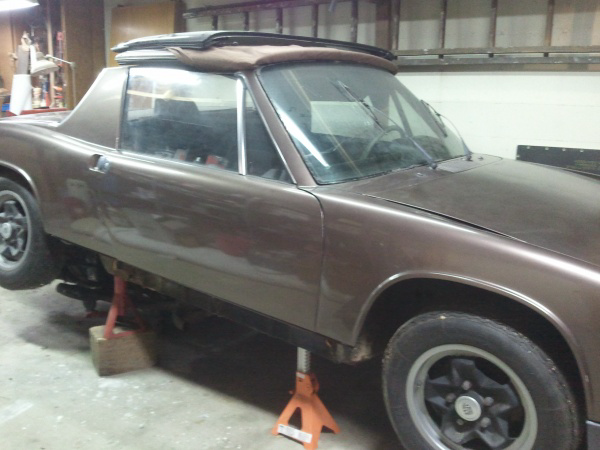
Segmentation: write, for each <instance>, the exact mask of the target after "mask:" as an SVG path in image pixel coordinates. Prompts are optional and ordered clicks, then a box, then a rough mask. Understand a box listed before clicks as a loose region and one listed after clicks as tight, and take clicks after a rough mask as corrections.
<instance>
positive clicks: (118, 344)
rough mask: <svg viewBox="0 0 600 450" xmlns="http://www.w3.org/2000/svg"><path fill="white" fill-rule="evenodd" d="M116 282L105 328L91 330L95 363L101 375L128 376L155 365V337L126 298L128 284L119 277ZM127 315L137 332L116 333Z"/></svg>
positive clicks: (130, 330) (124, 331) (131, 330)
mask: <svg viewBox="0 0 600 450" xmlns="http://www.w3.org/2000/svg"><path fill="white" fill-rule="evenodd" d="M114 279H115V286H114V295H113V298H112V303H111V305H110V310H109V311H108V317H107V318H106V324H105V325H104V326H99V327H92V328H90V346H91V349H92V360H93V362H94V366H95V367H96V370H97V371H98V374H99V375H113V374H117V373H123V372H129V371H131V370H137V369H143V368H147V367H151V366H153V365H154V364H155V363H156V345H155V341H156V339H155V335H154V333H153V332H152V331H151V330H150V329H149V328H148V326H147V325H146V323H145V322H144V320H143V319H142V317H141V316H140V314H139V312H138V311H137V309H136V308H135V305H134V304H133V302H132V301H131V298H129V296H128V295H127V283H126V282H125V280H124V279H123V278H121V277H120V276H118V275H115V277H114ZM128 313H129V314H131V315H132V316H133V321H134V322H135V325H136V326H137V329H126V330H119V331H117V327H116V323H117V319H118V318H119V317H125V316H126V314H128ZM119 328H120V327H119Z"/></svg>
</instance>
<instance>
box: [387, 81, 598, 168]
mask: <svg viewBox="0 0 600 450" xmlns="http://www.w3.org/2000/svg"><path fill="white" fill-rule="evenodd" d="M398 77H399V78H400V80H401V81H402V82H403V83H404V84H405V85H406V86H407V87H408V88H409V89H410V90H412V91H413V92H414V93H415V94H416V95H417V96H419V97H421V98H424V99H426V100H427V101H428V102H430V103H431V104H432V105H433V107H434V108H436V109H437V110H438V111H439V112H440V113H442V114H444V115H445V116H446V117H448V118H450V119H451V120H452V122H453V123H454V124H455V125H456V126H457V127H458V128H459V130H460V131H461V134H462V135H463V138H464V139H465V141H466V142H467V144H468V145H469V147H470V148H471V150H473V151H475V152H481V153H489V154H492V155H497V156H502V157H506V158H515V156H516V150H517V145H541V146H552V147H572V148H587V149H598V150H600V125H599V124H600V72H573V71H561V72H526V71H521V72H458V73H439V72H433V73H432V72H426V73H404V74H400V75H399V76H398Z"/></svg>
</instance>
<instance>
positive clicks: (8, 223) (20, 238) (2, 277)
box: [0, 178, 61, 289]
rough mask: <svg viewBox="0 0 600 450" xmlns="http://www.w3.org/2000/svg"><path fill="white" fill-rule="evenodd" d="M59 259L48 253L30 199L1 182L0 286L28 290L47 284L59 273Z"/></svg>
mask: <svg viewBox="0 0 600 450" xmlns="http://www.w3.org/2000/svg"><path fill="white" fill-rule="evenodd" d="M60 256H61V255H60V254H59V253H58V251H56V249H54V251H51V249H50V242H49V238H48V236H47V235H46V233H45V231H44V229H43V226H42V219H41V216H40V212H39V209H38V206H37V203H36V201H35V198H34V197H33V195H31V193H30V192H29V191H28V190H27V189H25V188H23V187H22V186H20V185H19V184H17V183H15V182H14V181H12V180H8V179H6V178H0V286H2V287H5V288H7V289H30V288H35V287H38V286H42V285H44V284H47V283H49V282H50V281H52V280H53V279H54V278H56V276H57V275H58V274H59V272H60V270H61V257H60Z"/></svg>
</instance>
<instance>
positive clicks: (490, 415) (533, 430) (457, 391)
mask: <svg viewBox="0 0 600 450" xmlns="http://www.w3.org/2000/svg"><path fill="white" fill-rule="evenodd" d="M406 399H407V403H408V410H409V412H410V416H411V419H412V421H413V423H414V424H415V426H416V428H417V429H418V430H419V433H420V434H421V435H422V436H423V438H424V439H425V440H426V441H427V442H428V443H429V445H430V446H431V447H432V448H435V449H440V450H446V449H453V450H456V449H462V448H465V447H464V446H463V444H470V443H475V445H476V448H490V449H492V448H494V449H496V448H498V449H510V450H515V449H524V450H527V449H531V448H532V447H533V444H534V442H535V438H536V435H537V428H538V422H537V413H536V409H535V405H534V403H533V399H532V398H531V394H530V393H529V391H528V390H527V388H526V387H525V384H524V383H523V382H522V381H521V379H520V378H519V376H518V375H517V374H516V373H515V372H514V371H513V370H512V369H511V368H510V367H508V365H506V364H505V363H504V362H502V361H501V360H500V359H498V358H497V357H496V356H494V355H492V354H491V353H488V352H486V351H484V350H481V349H479V348H476V347H472V346H469V345H458V344H456V345H452V344H449V345H441V346H438V347H434V348H432V349H430V350H428V351H427V352H425V353H424V354H422V355H421V356H420V357H419V358H418V359H417V360H416V361H415V363H414V364H413V365H412V367H411V368H410V371H409V374H408V379H407V383H406ZM463 408H464V409H463Z"/></svg>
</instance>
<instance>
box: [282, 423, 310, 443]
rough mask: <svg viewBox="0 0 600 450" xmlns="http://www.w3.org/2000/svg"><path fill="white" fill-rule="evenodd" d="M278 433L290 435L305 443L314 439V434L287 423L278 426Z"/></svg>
mask: <svg viewBox="0 0 600 450" xmlns="http://www.w3.org/2000/svg"><path fill="white" fill-rule="evenodd" d="M277 433H279V434H283V435H284V436H287V437H290V438H292V439H295V440H297V441H300V442H304V443H305V444H310V443H311V441H312V434H310V433H305V432H304V431H302V430H299V429H297V428H294V427H290V426H287V425H282V424H279V425H278V426H277Z"/></svg>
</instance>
